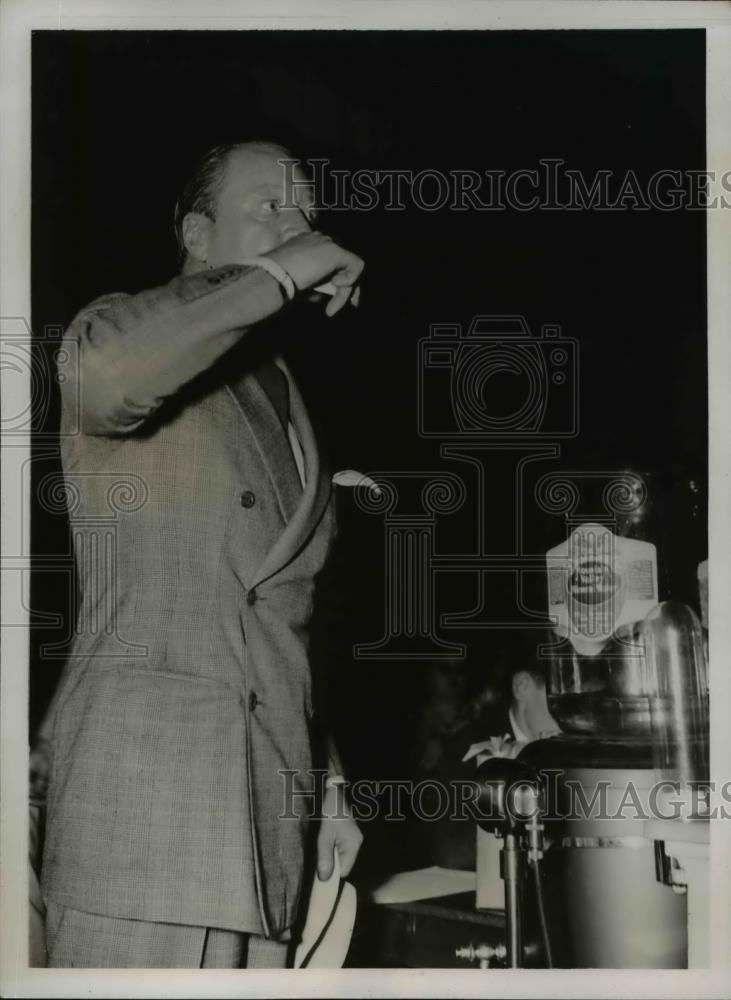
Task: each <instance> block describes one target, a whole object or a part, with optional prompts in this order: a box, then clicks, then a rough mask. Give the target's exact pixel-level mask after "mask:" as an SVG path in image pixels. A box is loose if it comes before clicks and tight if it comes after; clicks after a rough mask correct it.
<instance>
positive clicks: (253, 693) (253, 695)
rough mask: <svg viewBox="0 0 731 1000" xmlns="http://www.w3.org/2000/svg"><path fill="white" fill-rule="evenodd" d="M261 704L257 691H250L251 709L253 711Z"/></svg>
mask: <svg viewBox="0 0 731 1000" xmlns="http://www.w3.org/2000/svg"><path fill="white" fill-rule="evenodd" d="M258 704H259V698H258V696H257V693H256V691H250V692H249V711H250V712H253V711H255V710H256V706H257V705H258Z"/></svg>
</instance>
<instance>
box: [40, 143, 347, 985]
mask: <svg viewBox="0 0 731 1000" xmlns="http://www.w3.org/2000/svg"><path fill="white" fill-rule="evenodd" d="M287 155H288V154H287V152H286V150H283V149H281V148H280V147H277V146H274V145H271V144H268V143H260V142H257V143H243V144H238V145H234V146H229V147H219V148H217V149H214V150H213V151H211V152H210V153H209V154H208V155H207V157H205V158H204V160H203V161H202V163H201V164H200V166H199V168H198V170H197V171H196V173H195V175H194V177H193V178H192V180H191V182H190V183H189V184H188V185H187V187H186V189H185V192H184V194H183V196H182V198H181V200H180V202H179V204H178V208H177V229H178V234H179V240H180V243H181V247H182V249H183V252H184V263H183V267H182V272H181V274H180V275H179V276H178V277H176V278H174V279H173V280H172V281H171V282H170V283H169V284H167V285H165V286H163V287H160V288H154V289H151V290H148V291H144V292H141V293H140V294H137V295H126V294H117V295H111V296H107V297H104V298H102V299H99V300H97V301H95V302H93V303H92V304H91V305H90V306H88V307H87V308H86V309H84V310H83V311H82V312H81V313H80V314H79V315H78V316H77V317H76V318H75V320H74V321H73V323H72V325H71V327H70V328H69V330H68V332H67V338H68V341H69V343H70V344H71V343H73V346H75V347H76V348H77V349H78V357H79V359H80V362H79V364H78V367H75V366H74V365H73V364H72V363H71V362H69V364H68V365H67V366H66V367H65V368H64V366H62V371H61V376H62V425H61V433H62V438H61V441H62V459H63V468H64V476H65V479H66V484H67V490H68V495H69V516H70V521H71V527H72V532H73V536H74V545H75V552H76V559H77V566H78V572H79V581H80V589H81V595H82V599H81V607H80V611H79V620H78V628H77V634H76V638H75V641H74V644H73V649H72V652H71V656H70V659H69V663H68V665H67V668H66V670H65V673H64V676H63V678H62V681H61V683H60V685H59V689H58V691H57V692H56V694H55V696H54V700H53V703H52V705H51V708H50V710H49V713H48V715H47V718H46V719H45V720H44V723H43V726H42V728H41V732H40V741H39V744H38V749H37V750H36V752H35V754H34V760H35V762H36V767H37V769H40V770H43V766H44V765H43V763H41V765H40V766H39V765H38V761H39V760H41V761H43V760H44V758H45V760H46V761H47V763H48V764H49V765H50V766H49V774H48V796H47V823H46V839H45V848H44V857H43V869H42V887H43V894H44V900H45V902H46V906H47V916H46V934H47V944H48V952H49V964H50V965H54V966H80V967H94V966H97V967H112V968H115V967H116V968H119V967H135V966H136V967H146V966H149V967H153V966H157V967H239V966H241V965H248V967H253V966H259V967H276V966H283V965H284V963H285V954H286V948H287V945H286V941H287V938H288V936H289V933H290V930H291V928H292V926H293V923H294V922H295V919H296V916H297V911H298V904H299V901H300V896H301V890H302V884H303V874H304V872H303V868H304V843H305V833H306V829H307V819H308V815H307V814H308V812H310V811H311V809H310V808H309V806H310V802H309V800H308V799H307V798H306V796H304V795H295V796H294V801H293V802H288V803H286V802H284V794H283V792H284V789H285V788H286V787H288V786H287V783H286V782H285V780H284V778H283V775H282V772H285V771H290V772H292V771H294V772H295V775H294V778H293V779H292V778H291V777H290V778H289V779H287V780H288V781H290V782H291V781H292V780H293V781H294V790H295V792H306V791H310V790H311V789H312V785H313V781H312V779H311V776H309V775H308V773H307V772H308V769H309V768H310V767H311V764H312V754H311V742H310V728H311V716H312V700H311V678H310V667H309V663H308V657H307V625H308V620H309V617H310V614H311V610H312V595H313V586H314V582H313V581H314V577H315V575H316V574H317V573H318V571H319V570H320V569H321V567H322V565H323V563H324V560H325V558H326V555H327V551H328V547H329V544H330V542H331V539H332V535H333V531H334V524H333V512H332V504H331V480H330V476H329V474H328V473H327V471H326V470H325V469H324V467H323V464H322V461H321V458H320V455H319V453H318V448H317V444H316V441H315V437H314V434H313V430H312V426H311V424H310V421H309V419H308V416H307V413H306V411H305V407H304V405H303V402H302V398H301V396H300V394H299V392H298V390H297V386H296V385H295V383H294V381H293V379H292V377H291V374H290V372H289V370H288V368H287V366H286V364H285V363H284V361H283V360H282V359H281V358H280V357H277V356H275V347H274V346H271V345H269V346H268V349H267V345H266V339H264V350H262V343H261V340H262V331H263V334H264V338H265V336H266V327H262V330H260V331H256V332H255V333H252V332H251V331H252V328H253V327H256V325H257V324H259V323H261V322H262V321H264V320H266V319H267V318H268V317H270V316H273V315H274V314H276V313H278V312H280V310H284V309H286V308H287V305H288V303H289V301H290V300H291V299H292V298H296V297H298V296H300V295H303V294H305V295H308V294H311V293H312V289H313V288H314V287H315V286H317V285H318V284H322V283H323V282H328V281H329V282H331V283H332V286H334V288H335V289H336V291H335V294H334V295H332V298H331V299H330V300H329V302H328V305H327V307H326V312H327V314H328V315H329V316H332V315H334V314H335V313H337V312H338V311H339V310H340V309H341V308H342V307H343V306H344V305H345V304H346V303H347V302H348V301H349V300H350V299H351V298H352V297H353V296H354V295H356V296H357V291H358V289H357V287H356V286H357V281H358V279H359V277H360V275H361V272H362V269H363V262H362V260H360V258H359V257H357V256H356V255H355V254H353V253H350V252H349V251H347V250H345V249H344V248H342V247H340V246H338V245H337V244H336V243H335V242H333V241H332V240H331V239H329V238H328V237H326V236H324V235H323V234H321V233H318V232H315V231H313V228H312V221H313V218H314V214H313V211H312V208H311V200H312V192H311V189H309V188H308V187H306V185H305V184H304V183H303V182H304V181H305V178H304V177H303V175H301V174H295V175H294V176H292V175H291V170H290V171H289V174H290V176H289V177H287V171H285V170H283V167H282V164H281V161H282V159H283V158H286V157H287ZM304 335H305V334H304V333H303V336H304ZM257 341H259V342H258V343H257ZM73 354H74V352H72V351H70V352H69V358H72V357H73ZM110 514H111V515H112V517H113V520H114V526H115V530H114V534H113V537H112V536H110V535H109V532H108V531H107V533H106V534H104V529H103V527H102V528H101V529H100V525H102V526H103V525H104V524H106V525H107V526H108V524H109V519H110ZM110 546H111V548H110ZM328 770H329V772H330V774H331V779H329V780H328V783H327V786H326V788H327V790H326V792H325V802H324V807H323V817H325V816H328V815H329V816H330V817H331V818H330V819H327V818H323V820H322V821H321V824H320V828H319V833H318V839H317V867H318V874H319V875H320V877H323V878H326V877H327V876H328V875H329V873H330V871H331V870H332V866H333V851H334V850H337V851H338V853H339V860H340V867H341V871H342V873H343V874H344V875H345V874H347V873H348V871H349V870H350V868H351V867H352V864H353V861H354V860H355V856H356V854H357V851H358V848H359V846H360V841H361V835H360V832H359V831H358V828H357V826H356V825H355V823H354V822H353V820H352V818H350V816H349V814H348V811H347V806H346V805H345V803H344V802H343V801H342V798H341V796H342V785H341V784H340V783H339V782H338V781H337V777H338V775H337V772H338V771H339V770H340V768H339V764H338V761H337V757H336V755H335V753H334V751H332V752H331V754H330V760H329V764H328ZM332 779H334V780H332ZM289 787H291V785H290V786H289ZM293 811H294V813H296V818H289V819H279V818H278V817H279V816H280V814H281V813H283V812H285V813H287V814H288V815H292V813H293Z"/></svg>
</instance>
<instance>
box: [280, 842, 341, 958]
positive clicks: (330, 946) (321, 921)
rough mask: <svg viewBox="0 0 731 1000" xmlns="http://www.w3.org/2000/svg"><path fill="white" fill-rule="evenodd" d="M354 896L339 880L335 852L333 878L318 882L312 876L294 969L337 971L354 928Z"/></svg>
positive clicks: (338, 864) (338, 865) (318, 880)
mask: <svg viewBox="0 0 731 1000" xmlns="http://www.w3.org/2000/svg"><path fill="white" fill-rule="evenodd" d="M355 909H356V893H355V889H354V888H353V886H352V885H351V884H350V882H346V881H344V880H343V879H341V878H340V859H339V857H338V852H337V851H335V859H334V864H333V870H332V875H331V876H330V878H329V879H327V881H325V882H321V881H320V879H319V878H318V877H317V874H315V877H314V880H313V883H312V890H311V892H310V901H309V905H308V907H307V919H306V920H305V926H304V929H303V931H302V939H301V941H300V943H299V944H298V945H297V951H296V952H295V956H294V967H295V969H301V968H308V969H339V968H341V967H342V964H343V962H344V961H345V957H346V955H347V954H348V948H349V947H350V938H351V936H352V934H353V927H354V925H355Z"/></svg>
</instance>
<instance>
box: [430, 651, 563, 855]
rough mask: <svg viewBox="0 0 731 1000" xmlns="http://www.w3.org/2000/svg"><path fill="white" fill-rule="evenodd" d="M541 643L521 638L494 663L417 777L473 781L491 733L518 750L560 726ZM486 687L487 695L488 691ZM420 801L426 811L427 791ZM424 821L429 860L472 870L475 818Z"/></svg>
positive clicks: (446, 783) (449, 781)
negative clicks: (551, 707)
mask: <svg viewBox="0 0 731 1000" xmlns="http://www.w3.org/2000/svg"><path fill="white" fill-rule="evenodd" d="M541 638H542V636H541ZM539 645H540V639H536V640H535V641H534V642H532V643H531V645H530V646H529V645H527V644H525V643H524V642H523V641H519V642H517V643H516V644H515V648H514V649H512V650H510V651H509V654H508V655H507V656H506V657H505V659H504V660H503V662H502V663H499V664H496V669H495V671H493V673H494V674H496V675H497V676H493V677H490V679H489V682H488V683H487V684H485V685H483V689H481V690H480V691H479V692H478V694H477V695H476V696H475V697H474V698H473V699H472V701H471V703H470V704H473V705H474V706H478V707H477V709H476V710H475V711H474V712H473V711H470V704H467V705H466V706H465V708H464V711H463V712H462V713H461V714H462V716H463V717H464V721H463V723H462V724H461V725H460V726H459V728H455V729H454V730H453V731H451V732H448V733H444V734H442V737H441V740H440V752H439V753H438V755H437V754H434V752H433V750H432V752H431V753H429V754H428V755H424V757H423V758H422V761H421V764H422V766H421V767H420V768H419V774H418V778H419V779H420V780H422V781H424V780H428V781H430V782H437V783H439V784H440V785H442V786H444V787H445V788H447V789H448V788H449V786H450V785H452V784H453V783H455V782H465V781H471V780H472V779H474V777H475V771H476V764H477V762H476V757H477V754H478V752H480V751H479V750H478V749H477V748H480V747H482V746H484V745H486V744H489V743H490V740H491V738H492V737H508V739H509V740H510V741H512V742H514V743H515V745H516V746H515V753H519V752H520V750H521V749H522V747H523V745H525V744H526V743H530V742H532V741H533V740H537V739H543V738H545V737H548V736H552V735H554V734H555V733H557V732H558V731H559V729H558V726H557V724H556V721H555V719H554V718H553V716H552V715H551V713H550V711H549V708H548V699H547V696H546V665H545V661H543V660H541V659H540V658H539V656H538V647H539ZM488 690H489V694H490V697H487V695H486V692H488ZM483 706H484V707H483ZM467 720H469V721H467ZM512 755H513V754H511V756H512ZM435 795H436V792H435ZM423 804H424V807H425V810H424V811H425V812H429V810H430V806H431V803H430V796H428V795H424V796H423ZM434 812H435V813H436V812H437V803H436V801H435V802H434ZM424 827H425V831H424V832H425V835H426V839H427V841H428V844H429V853H430V857H431V863H432V864H436V865H441V866H443V867H445V868H463V869H468V870H474V868H475V864H476V848H475V838H476V834H475V823H474V821H472V820H471V819H468V818H467V817H465V818H464V819H454V818H450V816H449V815H445V816H444V817H442V818H439V819H435V820H433V821H430V822H425V823H424Z"/></svg>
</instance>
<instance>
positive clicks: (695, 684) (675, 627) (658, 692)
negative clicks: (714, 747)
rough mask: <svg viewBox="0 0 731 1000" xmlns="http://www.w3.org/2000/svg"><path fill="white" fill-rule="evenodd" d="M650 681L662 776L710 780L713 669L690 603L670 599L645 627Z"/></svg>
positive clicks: (657, 765)
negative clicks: (710, 673) (710, 670)
mask: <svg viewBox="0 0 731 1000" xmlns="http://www.w3.org/2000/svg"><path fill="white" fill-rule="evenodd" d="M640 636H641V638H642V640H643V642H644V649H645V659H646V662H647V673H648V676H649V677H650V679H651V680H650V687H651V690H652V694H651V696H650V711H651V717H652V737H653V742H652V745H653V751H654V753H653V757H654V765H655V772H656V776H657V777H658V778H659V779H669V780H672V781H677V782H680V783H681V784H685V783H688V782H694V781H701V782H702V781H707V780H708V777H709V772H708V671H707V665H706V659H705V654H704V651H703V630H702V627H701V623H700V622H699V621H698V617H697V615H696V614H695V612H694V611H692V610H691V608H689V607H688V606H687V605H686V604H678V603H677V602H671V601H667V602H665V603H664V604H660V605H658V606H657V608H655V609H654V611H652V612H651V613H650V614H649V615H648V616H647V618H646V619H645V621H644V622H643V623H642V625H641V627H640Z"/></svg>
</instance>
